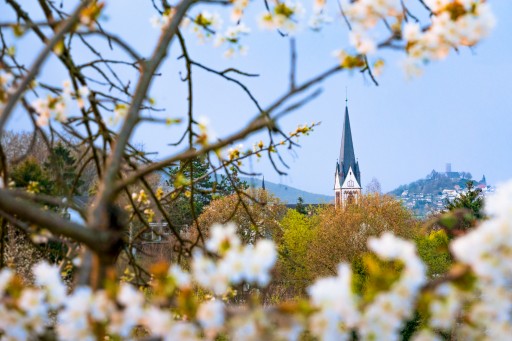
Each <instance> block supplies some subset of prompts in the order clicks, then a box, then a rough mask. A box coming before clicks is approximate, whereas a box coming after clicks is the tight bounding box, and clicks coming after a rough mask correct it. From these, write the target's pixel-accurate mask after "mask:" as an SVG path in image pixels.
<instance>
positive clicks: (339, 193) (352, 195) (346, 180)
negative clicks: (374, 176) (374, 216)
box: [334, 106, 361, 208]
mask: <svg viewBox="0 0 512 341" xmlns="http://www.w3.org/2000/svg"><path fill="white" fill-rule="evenodd" d="M334 197H335V199H334V202H335V206H336V208H338V207H344V206H345V205H347V204H350V203H354V202H355V203H357V202H358V201H359V199H360V197H361V172H360V171H359V162H358V161H357V159H356V156H355V153H354V144H353V142H352V131H351V130H350V120H349V117H348V106H346V107H345V120H344V122H343V131H342V134H341V148H340V157H339V159H338V160H337V161H336V171H335V173H334Z"/></svg>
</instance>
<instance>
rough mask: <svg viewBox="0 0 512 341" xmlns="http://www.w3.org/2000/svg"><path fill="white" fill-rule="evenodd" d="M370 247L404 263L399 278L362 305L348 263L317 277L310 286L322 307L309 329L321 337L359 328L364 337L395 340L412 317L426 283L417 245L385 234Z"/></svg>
mask: <svg viewBox="0 0 512 341" xmlns="http://www.w3.org/2000/svg"><path fill="white" fill-rule="evenodd" d="M368 246H369V248H370V249H371V250H372V251H374V252H375V253H376V254H377V255H378V256H379V257H380V258H381V259H383V260H386V261H396V260H398V261H400V262H402V263H403V264H404V269H403V270H402V272H401V276H400V279H399V280H398V281H397V282H395V283H393V285H392V287H391V288H390V290H389V291H386V292H381V293H379V294H378V295H377V296H376V297H375V298H374V299H373V301H372V302H371V303H370V304H368V305H366V306H363V307H362V308H361V307H360V306H361V298H360V297H358V296H356V295H355V294H354V293H353V289H352V273H351V270H350V267H349V265H348V264H340V266H339V268H338V276H337V277H330V278H324V279H320V280H318V281H317V282H316V283H315V284H314V285H313V286H311V287H310V288H309V294H310V297H311V301H312V304H313V305H314V306H316V307H318V308H319V309H320V310H319V311H318V312H317V313H315V314H314V315H313V317H312V318H311V321H310V329H311V332H312V333H313V334H314V335H315V336H317V337H319V338H320V339H322V340H346V339H350V335H351V333H352V331H353V330H358V331H359V335H360V336H361V337H362V338H363V339H364V340H373V339H379V338H382V339H383V340H395V339H397V338H398V335H399V333H400V331H401V329H402V328H403V324H404V321H407V320H408V319H409V318H411V317H412V314H413V312H414V304H415V302H416V297H417V295H418V293H419V290H420V289H421V286H422V285H423V284H424V283H425V282H426V277H425V273H426V271H425V266H424V265H423V263H422V262H421V260H420V259H419V257H418V256H417V254H416V250H415V247H414V244H412V243H410V242H408V241H405V240H403V239H400V238H397V237H395V236H393V235H392V234H390V233H385V234H383V235H382V236H381V237H380V238H371V239H370V240H369V243H368Z"/></svg>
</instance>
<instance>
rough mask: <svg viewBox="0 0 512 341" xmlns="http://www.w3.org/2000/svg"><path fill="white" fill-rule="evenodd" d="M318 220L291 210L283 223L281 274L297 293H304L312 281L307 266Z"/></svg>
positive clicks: (280, 259)
mask: <svg viewBox="0 0 512 341" xmlns="http://www.w3.org/2000/svg"><path fill="white" fill-rule="evenodd" d="M316 220H317V217H316V216H307V215H304V214H302V213H299V212H298V211H297V210H294V209H289V210H288V211H287V212H286V215H285V216H284V218H283V220H282V221H281V226H282V229H283V238H282V240H281V243H280V245H279V252H280V257H279V264H278V267H279V270H280V271H279V274H280V275H281V280H282V281H284V282H285V284H286V286H288V287H289V288H291V289H292V290H293V291H295V292H297V291H302V290H303V289H304V288H305V287H306V286H307V284H308V283H309V281H310V280H311V275H310V273H309V271H308V268H307V266H306V264H307V257H308V247H309V244H310V243H311V241H312V240H313V238H314V235H315V230H314V227H315V221H316Z"/></svg>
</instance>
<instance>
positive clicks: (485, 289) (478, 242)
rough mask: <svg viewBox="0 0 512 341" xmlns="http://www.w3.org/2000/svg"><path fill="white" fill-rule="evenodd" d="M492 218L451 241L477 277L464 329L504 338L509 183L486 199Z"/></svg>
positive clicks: (511, 250)
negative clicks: (474, 293) (475, 294)
mask: <svg viewBox="0 0 512 341" xmlns="http://www.w3.org/2000/svg"><path fill="white" fill-rule="evenodd" d="M486 211H487V213H488V214H489V215H490V216H491V217H492V218H491V219H489V220H487V221H484V222H483V223H482V224H481V225H480V226H479V228H477V229H475V230H473V231H471V232H469V233H468V234H467V235H465V236H463V237H461V238H458V239H457V240H455V241H454V242H453V243H452V244H451V250H452V253H453V254H454V255H455V257H456V258H457V259H458V260H459V261H461V262H463V263H465V264H467V265H469V266H470V267H471V269H472V270H473V272H474V273H475V275H476V276H477V277H478V282H477V284H476V287H477V288H476V289H477V292H478V295H477V296H476V297H475V298H474V304H472V305H471V308H470V309H469V313H468V315H467V320H468V321H469V323H468V324H467V325H466V326H465V328H464V330H463V331H464V332H465V333H466V335H470V336H471V337H475V338H484V337H487V338H489V339H495V340H504V339H507V338H510V335H512V318H511V316H512V287H511V284H512V266H511V264H512V182H508V183H507V184H505V185H503V186H502V187H500V188H498V190H497V192H496V194H495V195H494V196H491V197H489V198H488V199H487V198H486Z"/></svg>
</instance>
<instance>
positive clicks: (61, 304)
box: [0, 225, 277, 340]
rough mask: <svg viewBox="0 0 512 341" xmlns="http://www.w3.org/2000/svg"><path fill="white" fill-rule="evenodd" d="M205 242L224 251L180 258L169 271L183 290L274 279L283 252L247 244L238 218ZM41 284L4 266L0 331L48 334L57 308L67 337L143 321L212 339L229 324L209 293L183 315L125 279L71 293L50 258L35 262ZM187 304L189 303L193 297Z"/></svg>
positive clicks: (19, 335)
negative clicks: (184, 263)
mask: <svg viewBox="0 0 512 341" xmlns="http://www.w3.org/2000/svg"><path fill="white" fill-rule="evenodd" d="M211 234H212V237H211V239H209V240H208V242H207V245H206V249H207V250H208V251H209V252H212V253H217V254H218V255H219V258H218V260H217V261H216V262H214V261H213V260H212V259H210V258H206V257H205V256H204V255H203V254H195V255H194V258H193V261H192V271H191V273H190V274H189V273H188V272H185V271H183V270H182V269H181V268H180V267H179V266H177V265H173V266H171V267H170V268H169V270H168V272H167V275H166V276H165V277H166V278H167V279H168V280H170V281H171V282H167V283H174V286H175V287H176V288H177V289H179V290H181V292H183V293H185V296H186V295H187V294H186V293H191V289H192V288H193V286H194V285H199V286H200V287H202V288H204V289H207V290H211V292H213V293H214V294H215V295H218V296H222V295H224V294H225V293H226V292H227V291H228V287H229V285H230V284H239V283H241V282H242V281H245V282H247V283H254V284H257V285H259V286H265V285H266V284H267V283H268V282H269V280H270V270H271V269H272V267H273V266H274V263H275V261H276V258H277V252H276V250H275V247H274V244H273V243H272V242H271V241H268V240H260V241H258V242H257V243H256V244H255V245H247V246H242V245H241V242H240V239H239V238H238V236H237V235H236V227H235V225H226V226H222V225H215V226H213V227H212V230H211ZM33 273H34V277H35V279H36V284H37V287H34V288H25V289H23V290H20V287H19V282H18V280H17V278H16V276H15V275H14V273H13V272H12V271H11V270H10V269H4V270H2V271H1V272H0V316H2V318H1V319H0V336H4V337H6V338H7V339H9V340H27V339H30V338H33V337H35V336H36V335H42V334H43V333H44V332H45V331H46V328H47V327H49V326H50V325H51V324H52V322H51V319H50V316H51V314H52V313H53V314H56V316H57V320H56V328H55V330H56V333H57V336H58V338H59V339H61V340H95V339H96V336H97V334H95V333H96V332H97V331H98V330H100V329H102V328H104V332H105V333H106V334H107V335H112V336H117V337H121V338H123V339H126V338H132V337H133V335H134V334H133V333H134V330H135V329H136V328H140V327H142V328H144V330H145V331H146V332H147V333H149V334H150V335H153V336H156V337H161V338H163V339H166V340H199V339H200V336H203V337H206V338H207V339H213V338H215V336H216V335H217V334H218V333H219V332H220V331H222V330H223V329H224V322H225V309H226V308H225V304H224V303H223V302H222V301H221V300H220V299H215V298H212V299H209V300H206V301H204V302H202V303H199V304H198V305H197V309H196V313H195V319H194V321H195V322H191V321H187V320H189V319H190V318H191V317H192V318H194V316H188V317H187V316H181V317H180V315H179V314H178V313H177V312H174V311H173V310H171V309H165V308H162V307H160V305H159V304H158V302H156V303H155V304H151V303H150V302H148V300H147V299H146V297H145V296H144V294H143V292H142V291H139V290H137V289H136V288H135V287H134V286H132V285H130V284H127V283H121V284H120V286H119V287H118V288H116V289H115V290H114V291H113V290H111V289H110V290H109V289H107V290H98V291H92V290H91V288H89V287H83V286H80V287H77V288H76V289H75V290H74V291H73V292H72V293H70V294H69V295H68V294H67V289H66V286H65V285H64V283H63V281H62V279H61V276H60V270H59V268H58V267H56V266H51V265H48V264H47V263H39V264H38V265H36V266H35V267H34V269H33ZM186 304H188V303H186Z"/></svg>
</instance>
